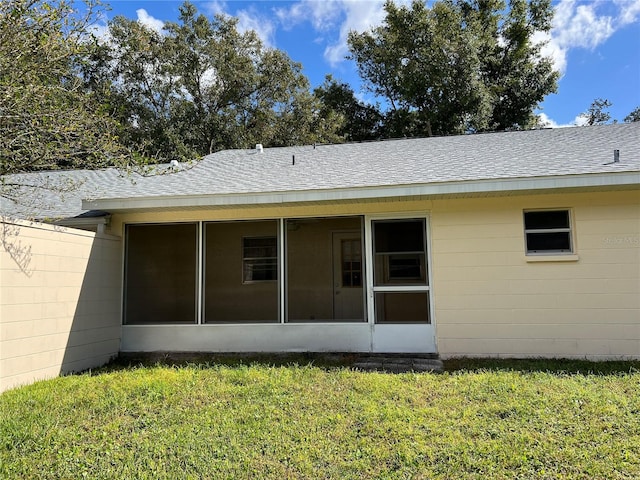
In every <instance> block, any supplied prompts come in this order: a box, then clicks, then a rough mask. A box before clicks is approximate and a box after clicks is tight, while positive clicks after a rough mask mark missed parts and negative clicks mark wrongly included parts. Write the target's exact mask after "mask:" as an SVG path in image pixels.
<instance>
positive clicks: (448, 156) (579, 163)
mask: <svg viewBox="0 0 640 480" xmlns="http://www.w3.org/2000/svg"><path fill="white" fill-rule="evenodd" d="M639 139H640V123H631V124H617V125H603V126H593V127H575V128H563V129H548V130H529V131H518V132H501V133H488V134H477V135H462V136H451V137H431V138H422V139H403V140H387V141H379V142H366V143H351V144H336V145H318V146H316V147H315V148H314V147H313V146H301V147H282V148H266V149H264V151H263V152H262V153H258V152H257V151H256V150H253V149H251V150H225V151H221V152H217V153H214V154H212V155H208V156H206V157H204V158H203V159H202V160H201V161H199V162H197V163H196V164H195V165H194V166H193V167H190V168H184V169H182V170H181V171H178V172H175V173H170V174H160V175H150V176H141V175H138V174H132V175H131V176H127V175H121V174H119V173H118V172H116V171H115V170H102V171H96V172H88V171H75V172H67V173H62V172H55V173H40V174H36V175H29V176H28V178H30V179H31V180H35V181H41V180H42V179H43V178H55V179H56V180H55V181H60V180H59V178H63V176H64V177H65V178H66V177H68V178H72V179H74V180H75V181H78V182H82V185H81V187H80V189H79V190H78V191H77V192H76V193H75V194H73V197H74V200H73V201H71V199H68V200H61V201H53V202H52V205H51V206H52V208H51V209H50V211H52V212H53V211H55V212H56V213H57V214H58V216H72V215H78V214H80V213H82V212H83V210H82V209H81V208H79V205H78V199H79V198H83V199H141V198H154V197H157V198H161V197H181V196H206V195H225V194H226V195H229V194H235V195H242V194H259V193H265V192H296V191H321V190H330V189H353V188H361V187H385V186H397V185H425V184H438V183H443V182H465V181H478V180H495V181H500V180H507V179H518V178H532V177H554V176H569V175H585V174H608V173H616V172H640V141H639ZM614 150H619V151H620V161H619V162H618V163H612V162H613V152H614ZM294 160H295V162H294ZM294 163H295V164H294Z"/></svg>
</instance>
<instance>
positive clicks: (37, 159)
mask: <svg viewBox="0 0 640 480" xmlns="http://www.w3.org/2000/svg"><path fill="white" fill-rule="evenodd" d="M96 7H97V5H96V4H95V3H91V2H90V3H88V4H87V5H86V8H87V10H86V11H85V12H84V13H83V14H79V13H77V12H76V11H75V10H74V9H73V5H72V3H71V2H67V1H66V0H50V1H39V0H5V1H4V2H1V3H0V177H2V185H3V188H1V189H0V195H2V196H8V195H9V193H8V191H9V189H8V187H9V186H10V185H9V184H8V180H7V179H6V178H4V176H5V175H7V174H11V173H20V172H30V171H34V170H45V169H57V168H77V167H100V166H104V165H113V164H119V163H123V162H125V161H127V159H128V158H129V157H128V155H127V152H126V150H125V149H123V148H122V147H121V145H120V144H119V142H118V139H117V137H116V127H117V124H116V122H114V121H113V120H112V119H111V118H110V117H109V115H108V112H107V111H106V109H105V106H104V104H103V103H102V101H101V98H100V97H99V96H97V95H96V94H95V92H93V91H86V90H84V88H83V82H82V79H81V77H80V75H79V72H80V65H81V63H82V61H83V59H84V58H86V56H87V55H88V53H89V51H90V49H91V48H92V45H91V42H87V41H86V33H85V32H86V27H87V25H88V24H89V23H90V22H91V21H92V19H93V17H94V13H95V11H96V10H95V9H96Z"/></svg>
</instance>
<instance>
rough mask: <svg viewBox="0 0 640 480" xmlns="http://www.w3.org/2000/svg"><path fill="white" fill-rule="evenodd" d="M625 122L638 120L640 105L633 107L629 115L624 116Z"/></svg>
mask: <svg viewBox="0 0 640 480" xmlns="http://www.w3.org/2000/svg"><path fill="white" fill-rule="evenodd" d="M624 122H625V123H632V122H640V107H636V108H634V109H633V110H632V111H631V113H630V114H629V115H627V116H626V117H624Z"/></svg>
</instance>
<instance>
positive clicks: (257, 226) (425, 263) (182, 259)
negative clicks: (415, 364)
mask: <svg viewBox="0 0 640 480" xmlns="http://www.w3.org/2000/svg"><path fill="white" fill-rule="evenodd" d="M124 233H125V256H124V292H123V293H124V294H123V336H122V337H123V338H122V350H123V351H145V350H146V351H162V350H173V351H175V350H183V351H239V352H240V351H359V352H368V351H369V352H425V353H428V352H435V351H436V348H435V335H434V331H433V309H432V300H431V282H430V261H429V248H428V245H429V242H428V239H429V231H428V217H427V216H426V215H425V214H424V213H422V214H415V215H414V214H408V215H403V216H394V217H385V216H369V215H367V216H335V217H304V218H274V219H258V220H242V221H198V222H184V223H129V224H126V225H125V228H124Z"/></svg>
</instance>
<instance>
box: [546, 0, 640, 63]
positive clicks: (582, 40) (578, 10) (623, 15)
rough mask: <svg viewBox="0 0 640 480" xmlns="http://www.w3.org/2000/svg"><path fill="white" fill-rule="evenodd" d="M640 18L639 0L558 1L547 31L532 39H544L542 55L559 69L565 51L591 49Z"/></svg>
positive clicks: (565, 55)
mask: <svg viewBox="0 0 640 480" xmlns="http://www.w3.org/2000/svg"><path fill="white" fill-rule="evenodd" d="M638 19H640V0H613V1H602V0H600V1H598V0H596V1H593V2H590V3H579V2H578V1H576V0H561V1H560V2H559V3H558V4H557V5H556V7H555V16H554V19H553V28H552V29H551V32H550V33H546V34H543V33H537V34H536V35H535V36H534V41H535V42H541V41H545V42H547V43H546V45H545V46H544V47H543V48H542V54H543V55H544V56H549V57H551V58H552V60H553V62H554V65H555V67H556V69H557V70H558V71H560V72H561V73H564V72H565V70H566V68H567V53H568V52H569V50H571V49H573V48H584V49H588V50H594V49H595V48H596V47H598V46H599V45H602V44H603V43H604V42H605V41H607V39H608V38H609V37H611V35H613V34H614V33H615V32H616V30H618V29H620V28H622V27H624V26H625V25H628V24H630V23H633V22H636V21H638Z"/></svg>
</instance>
